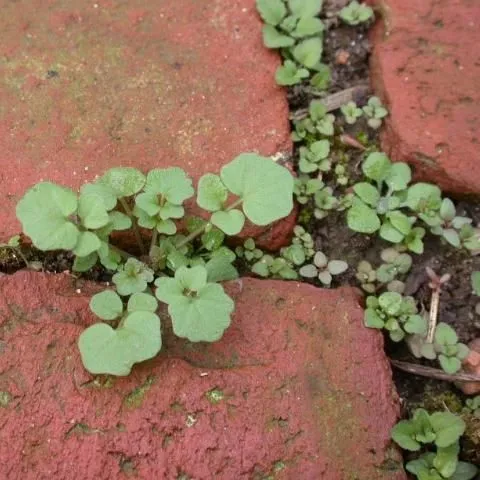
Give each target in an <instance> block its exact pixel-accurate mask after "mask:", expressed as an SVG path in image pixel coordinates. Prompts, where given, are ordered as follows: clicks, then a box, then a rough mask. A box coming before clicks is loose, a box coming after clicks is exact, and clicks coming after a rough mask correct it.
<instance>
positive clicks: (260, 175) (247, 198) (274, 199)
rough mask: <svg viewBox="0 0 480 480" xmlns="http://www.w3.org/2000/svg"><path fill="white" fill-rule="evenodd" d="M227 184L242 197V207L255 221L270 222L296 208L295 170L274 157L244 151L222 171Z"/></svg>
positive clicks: (258, 223)
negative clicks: (294, 202)
mask: <svg viewBox="0 0 480 480" xmlns="http://www.w3.org/2000/svg"><path fill="white" fill-rule="evenodd" d="M220 176H221V178H222V181H223V183H224V184H225V186H226V187H227V188H228V189H229V190H230V191H231V192H232V193H233V194H235V195H237V196H239V197H240V198H241V199H242V200H243V211H244V212H245V215H246V216H247V218H248V219H249V220H250V221H252V222H253V223H255V224H256V225H268V224H269V223H272V222H274V221H275V220H278V219H280V218H283V217H286V216H287V215H288V214H289V213H290V212H291V211H292V209H293V177H292V174H291V173H290V172H289V171H288V170H287V169H286V168H285V167H282V166H280V165H277V164H276V163H275V162H274V161H273V160H271V159H270V158H267V157H262V156H260V155H257V154H254V153H243V154H241V155H239V156H238V157H236V158H235V159H234V160H233V161H232V162H230V163H229V164H227V165H225V166H224V167H223V168H222V170H221V173H220Z"/></svg>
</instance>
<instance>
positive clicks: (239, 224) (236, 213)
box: [210, 209, 245, 235]
mask: <svg viewBox="0 0 480 480" xmlns="http://www.w3.org/2000/svg"><path fill="white" fill-rule="evenodd" d="M210 221H211V222H212V223H213V225H215V226H216V227H218V228H219V229H220V230H222V231H223V232H225V233H226V234H227V235H237V233H240V232H241V231H242V228H243V225H244V223H245V216H244V215H243V213H242V212H241V211H240V210H237V209H233V210H228V211H220V212H215V213H214V214H212V218H211V219H210Z"/></svg>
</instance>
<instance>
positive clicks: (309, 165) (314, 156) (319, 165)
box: [298, 140, 332, 173]
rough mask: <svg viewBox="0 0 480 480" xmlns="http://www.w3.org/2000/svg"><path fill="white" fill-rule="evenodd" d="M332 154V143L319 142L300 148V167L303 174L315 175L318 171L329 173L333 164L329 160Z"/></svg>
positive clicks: (326, 141)
mask: <svg viewBox="0 0 480 480" xmlns="http://www.w3.org/2000/svg"><path fill="white" fill-rule="evenodd" d="M329 154H330V142H329V141H328V140H318V141H317V142H313V143H312V144H310V146H309V147H308V148H307V147H300V161H299V164H298V167H299V169H300V172H302V173H313V172H316V171H318V170H320V171H321V172H328V171H329V170H330V168H331V166H332V162H331V161H330V160H329V159H328V156H329Z"/></svg>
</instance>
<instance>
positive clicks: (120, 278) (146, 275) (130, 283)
mask: <svg viewBox="0 0 480 480" xmlns="http://www.w3.org/2000/svg"><path fill="white" fill-rule="evenodd" d="M112 281H113V283H114V284H115V285H116V287H117V292H118V293H119V295H124V296H125V295H131V294H132V293H137V292H143V291H144V290H145V289H146V288H147V284H148V283H150V282H152V281H153V271H152V270H151V269H150V268H148V267H147V266H146V265H145V264H144V263H142V262H140V261H139V260H137V259H135V258H129V259H128V260H127V262H126V263H125V265H123V267H122V268H121V269H119V271H118V272H117V273H116V274H115V275H114V276H113V277H112Z"/></svg>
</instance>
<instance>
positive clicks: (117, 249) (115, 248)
mask: <svg viewBox="0 0 480 480" xmlns="http://www.w3.org/2000/svg"><path fill="white" fill-rule="evenodd" d="M108 246H109V247H110V248H111V249H112V250H115V251H116V252H117V253H118V254H119V255H121V256H122V257H123V258H124V259H126V260H128V259H129V258H137V257H135V255H131V254H130V253H128V252H126V251H125V250H122V249H121V248H118V247H116V246H115V245H112V244H111V243H109V244H108Z"/></svg>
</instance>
